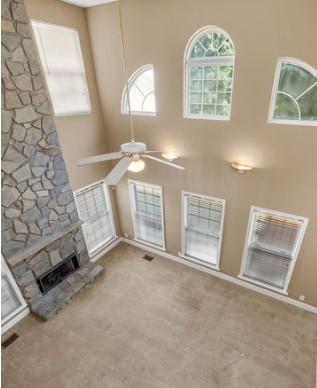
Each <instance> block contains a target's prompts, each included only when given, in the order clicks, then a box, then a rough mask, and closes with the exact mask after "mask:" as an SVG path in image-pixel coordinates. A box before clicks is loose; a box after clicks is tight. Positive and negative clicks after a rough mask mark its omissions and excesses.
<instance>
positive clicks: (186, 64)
mask: <svg viewBox="0 0 317 388" xmlns="http://www.w3.org/2000/svg"><path fill="white" fill-rule="evenodd" d="M209 31H217V32H220V33H222V34H224V35H225V36H227V37H228V38H229V39H230V42H231V43H232V47H233V56H230V57H225V56H224V57H213V61H214V62H218V63H219V64H224V65H226V64H232V66H233V69H232V83H231V100H230V107H229V114H228V117H224V116H217V115H203V114H202V115H200V114H192V113H189V112H190V110H189V98H188V96H189V80H190V72H189V71H188V70H189V68H190V67H191V66H195V65H198V64H199V65H210V63H211V62H210V61H206V59H205V58H192V59H190V58H189V56H190V53H191V50H192V48H193V46H194V45H195V43H196V41H197V40H199V39H200V38H201V37H202V36H204V35H205V34H206V33H208V32H209ZM235 52H236V50H235V47H234V43H233V40H232V39H231V37H230V35H229V34H228V32H227V31H225V30H223V29H222V28H220V27H218V26H214V25H209V26H205V27H202V28H200V29H199V30H198V31H196V32H194V34H193V35H192V36H191V37H190V38H189V39H188V41H187V44H186V48H185V52H184V60H183V118H185V119H194V120H219V121H230V119H231V106H232V97H233V88H234V73H235V57H236V54H235ZM215 58H217V59H215Z"/></svg>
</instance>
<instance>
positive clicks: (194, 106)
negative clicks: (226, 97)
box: [190, 104, 201, 114]
mask: <svg viewBox="0 0 317 388" xmlns="http://www.w3.org/2000/svg"><path fill="white" fill-rule="evenodd" d="M190 113H193V114H200V113H201V105H200V104H190Z"/></svg>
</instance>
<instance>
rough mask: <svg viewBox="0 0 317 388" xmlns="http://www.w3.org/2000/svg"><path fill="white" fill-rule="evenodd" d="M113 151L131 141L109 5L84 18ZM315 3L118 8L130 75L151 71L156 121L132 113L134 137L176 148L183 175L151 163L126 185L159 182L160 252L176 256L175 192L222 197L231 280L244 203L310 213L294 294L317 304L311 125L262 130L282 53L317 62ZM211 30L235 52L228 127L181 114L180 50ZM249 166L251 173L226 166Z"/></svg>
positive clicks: (148, 1) (314, 132)
mask: <svg viewBox="0 0 317 388" xmlns="http://www.w3.org/2000/svg"><path fill="white" fill-rule="evenodd" d="M86 12H87V20H88V25H89V31H90V35H91V44H92V50H93V56H94V60H95V66H96V76H97V82H98V87H99V93H100V99H101V104H102V110H103V114H104V120H105V124H106V127H107V139H108V142H109V150H112V151H114V150H116V149H118V147H119V145H120V143H122V142H124V141H127V140H128V122H127V117H125V116H122V115H121V114H120V99H121V92H122V88H123V78H122V67H121V62H120V60H121V57H120V45H119V35H118V24H117V14H116V4H115V3H112V4H107V5H103V6H99V7H93V8H90V9H88V10H87V11H86ZM316 15H317V3H316V1H315V0H302V1H300V2H299V1H298V0H279V1H278V2H277V1H276V0H267V1H263V0H254V1H246V0H244V1H233V0H223V1H215V0H195V1H193V0H160V1H157V0H133V1H132V0H128V1H124V2H123V17H124V28H125V37H126V45H127V58H128V70H129V74H131V73H132V72H134V71H135V70H136V69H137V68H138V67H140V66H142V65H144V64H147V63H152V64H154V67H155V82H156V97H157V107H158V114H157V117H140V116H139V117H135V127H136V135H137V139H138V140H139V141H144V142H146V143H147V145H148V148H150V149H160V150H167V149H171V150H175V151H178V152H179V153H180V154H181V155H182V156H183V159H180V162H181V163H182V164H183V165H184V166H186V171H185V172H180V171H177V170H172V169H169V168H166V167H162V166H159V165H157V164H153V163H151V162H147V165H146V169H145V170H144V172H142V173H140V174H136V175H133V174H130V175H129V177H130V178H134V179H137V180H141V181H145V182H150V183H156V184H162V185H163V190H164V202H165V224H166V243H167V249H168V251H169V252H172V253H173V254H177V253H178V252H179V251H180V242H181V240H180V234H181V232H180V226H181V225H180V220H181V203H180V198H181V190H189V191H193V192H197V193H201V194H206V195H211V196H216V197H220V198H224V199H225V200H226V217H225V226H224V239H223V247H222V255H221V261H220V267H221V270H222V271H223V272H225V273H227V274H230V275H232V276H237V275H238V273H239V269H240V264H241V256H242V250H243V244H244V239H245V233H246V227H247V221H248V217H249V210H250V206H251V205H255V206H261V207H265V208H269V209H276V210H280V211H284V212H289V213H293V214H297V215H301V216H306V217H309V218H310V223H309V226H308V230H307V233H306V236H305V239H304V243H303V246H302V250H301V252H300V256H299V259H298V262H297V264H296V267H295V271H294V274H293V277H292V280H291V283H290V287H289V295H290V296H291V297H293V298H295V299H297V298H298V296H299V294H303V295H305V296H306V302H307V303H309V304H312V305H315V306H317V242H316V236H317V211H316V208H317V206H316V199H317V174H316V170H315V167H316V164H317V155H316V146H317V129H316V127H309V126H292V125H273V124H268V123H267V115H268V107H269V100H270V95H271V88H272V82H273V77H274V72H275V65H276V61H277V57H278V56H292V57H297V58H300V59H302V60H303V61H306V62H307V63H309V64H311V65H312V66H314V67H317V54H316V50H315V49H313V48H314V47H316V34H317V17H316ZM205 25H217V26H219V27H221V28H223V29H225V30H226V31H227V32H228V33H229V34H230V35H231V37H232V39H233V41H234V44H235V48H236V67H235V78H234V90H233V102H232V117H231V120H230V121H229V122H223V121H209V120H192V119H184V118H183V112H182V106H183V101H182V99H183V55H184V49H185V46H186V43H187V41H188V39H189V38H190V36H191V35H192V34H193V33H194V32H195V31H196V30H198V29H199V28H201V27H203V26H205ZM232 160H241V161H245V162H248V163H250V164H252V165H254V166H256V169H255V170H254V171H252V172H251V173H249V174H246V175H239V174H237V173H236V172H234V171H233V170H232V169H231V168H230V166H229V163H228V162H229V161H232ZM117 201H118V209H119V214H120V222H121V227H122V233H125V232H126V233H128V234H129V236H130V237H133V230H132V222H131V217H130V208H129V200H128V191H127V181H126V179H124V180H122V182H121V183H120V185H119V186H118V187H117Z"/></svg>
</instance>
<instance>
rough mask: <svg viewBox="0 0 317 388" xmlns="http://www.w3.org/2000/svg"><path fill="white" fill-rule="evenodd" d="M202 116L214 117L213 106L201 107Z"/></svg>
mask: <svg viewBox="0 0 317 388" xmlns="http://www.w3.org/2000/svg"><path fill="white" fill-rule="evenodd" d="M203 114H205V115H214V114H215V105H209V104H205V105H204V106H203Z"/></svg>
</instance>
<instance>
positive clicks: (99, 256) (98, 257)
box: [90, 237, 122, 263]
mask: <svg viewBox="0 0 317 388" xmlns="http://www.w3.org/2000/svg"><path fill="white" fill-rule="evenodd" d="M120 241H122V237H117V238H116V239H115V240H114V241H112V243H111V244H109V245H107V246H106V247H105V248H104V249H103V250H102V251H100V252H98V253H97V254H96V255H95V256H93V257H92V258H91V259H90V261H91V262H92V263H95V262H96V261H98V260H99V259H100V258H101V257H102V256H104V255H105V254H106V253H108V252H109V251H111V249H113V248H114V247H115V246H116V245H118V244H119V242H120Z"/></svg>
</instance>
